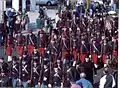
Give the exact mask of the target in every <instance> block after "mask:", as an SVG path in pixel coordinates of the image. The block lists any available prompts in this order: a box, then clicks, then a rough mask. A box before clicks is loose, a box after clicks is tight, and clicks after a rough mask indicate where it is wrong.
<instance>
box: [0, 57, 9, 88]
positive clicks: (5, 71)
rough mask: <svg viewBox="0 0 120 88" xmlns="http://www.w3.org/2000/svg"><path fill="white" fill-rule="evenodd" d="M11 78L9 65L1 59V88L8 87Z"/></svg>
mask: <svg viewBox="0 0 120 88" xmlns="http://www.w3.org/2000/svg"><path fill="white" fill-rule="evenodd" d="M8 76H9V68H8V64H7V63H6V62H5V61H4V58H3V57H0V87H4V86H7V82H8Z"/></svg>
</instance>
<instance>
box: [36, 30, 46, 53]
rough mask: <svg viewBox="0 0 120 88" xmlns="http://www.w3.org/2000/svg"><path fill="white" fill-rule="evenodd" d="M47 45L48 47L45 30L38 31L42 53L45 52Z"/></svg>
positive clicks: (39, 48)
mask: <svg viewBox="0 0 120 88" xmlns="http://www.w3.org/2000/svg"><path fill="white" fill-rule="evenodd" d="M45 47H46V36H45V33H44V31H43V30H42V29H41V30H40V31H39V33H38V51H39V53H41V54H42V55H44V54H45Z"/></svg>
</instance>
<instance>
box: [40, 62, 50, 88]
mask: <svg viewBox="0 0 120 88" xmlns="http://www.w3.org/2000/svg"><path fill="white" fill-rule="evenodd" d="M49 77H50V69H49V67H48V64H44V69H43V71H42V79H41V81H42V82H41V83H42V85H41V88H48V84H49V80H50V79H49Z"/></svg>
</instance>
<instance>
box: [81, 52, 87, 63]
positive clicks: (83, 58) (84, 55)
mask: <svg viewBox="0 0 120 88" xmlns="http://www.w3.org/2000/svg"><path fill="white" fill-rule="evenodd" d="M85 57H86V54H80V61H81V62H82V63H84V61H85Z"/></svg>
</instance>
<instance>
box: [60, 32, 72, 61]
mask: <svg viewBox="0 0 120 88" xmlns="http://www.w3.org/2000/svg"><path fill="white" fill-rule="evenodd" d="M61 47H62V60H63V59H65V57H66V56H67V55H68V54H69V50H70V41H69V38H68V35H67V34H66V33H65V32H63V34H62V44H61Z"/></svg>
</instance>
